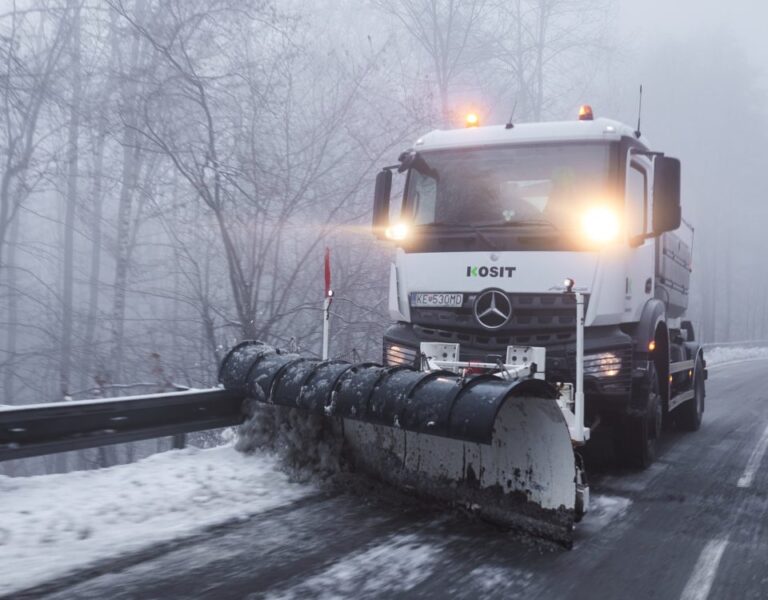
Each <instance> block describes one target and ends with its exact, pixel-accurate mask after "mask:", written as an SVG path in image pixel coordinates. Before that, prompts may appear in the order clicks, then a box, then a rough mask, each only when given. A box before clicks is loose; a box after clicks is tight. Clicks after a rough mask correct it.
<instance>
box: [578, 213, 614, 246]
mask: <svg viewBox="0 0 768 600" xmlns="http://www.w3.org/2000/svg"><path fill="white" fill-rule="evenodd" d="M581 227H582V229H583V230H584V233H585V235H586V236H587V238H588V239H589V240H590V241H591V242H596V243H598V244H606V243H608V242H612V241H613V240H615V239H616V238H617V237H618V236H619V231H620V229H621V224H620V222H619V217H618V215H617V214H616V212H615V211H614V210H613V209H611V208H609V207H607V206H593V207H592V208H590V209H588V210H587V212H586V213H584V216H583V217H582V219H581Z"/></svg>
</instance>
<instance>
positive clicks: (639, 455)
mask: <svg viewBox="0 0 768 600" xmlns="http://www.w3.org/2000/svg"><path fill="white" fill-rule="evenodd" d="M648 378H649V379H650V381H649V383H650V387H649V390H648V404H647V408H646V411H645V414H644V415H643V416H641V417H628V418H627V419H626V420H625V422H624V423H623V426H622V427H620V429H619V439H618V440H617V442H618V450H619V456H620V458H621V461H622V463H623V464H624V465H625V466H628V467H632V468H636V469H646V468H647V467H649V466H650V465H651V463H653V461H654V459H655V458H656V443H657V441H658V439H659V437H660V436H661V427H662V420H663V416H664V407H663V405H662V401H661V394H660V393H659V378H658V376H657V375H656V369H655V368H654V366H653V364H651V369H650V371H649V372H648Z"/></svg>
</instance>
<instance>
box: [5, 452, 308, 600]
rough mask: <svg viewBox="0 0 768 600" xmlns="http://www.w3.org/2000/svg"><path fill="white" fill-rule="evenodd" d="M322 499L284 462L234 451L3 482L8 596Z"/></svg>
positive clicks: (180, 454)
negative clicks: (112, 559) (292, 477)
mask: <svg viewBox="0 0 768 600" xmlns="http://www.w3.org/2000/svg"><path fill="white" fill-rule="evenodd" d="M315 491H316V488H315V487H314V486H311V485H301V484H297V483H292V482H291V481H289V479H288V476H287V475H286V474H285V473H284V472H283V471H281V470H280V468H279V464H278V459H277V458H276V457H274V456H272V455H269V454H263V453H261V454H259V453H257V454H252V455H250V456H244V455H242V454H240V453H239V452H237V451H236V450H235V449H234V448H232V447H230V446H225V447H219V448H213V449H209V450H199V449H195V448H189V449H186V450H175V451H171V452H164V453H162V454H156V455H154V456H150V457H149V458H146V459H144V460H141V461H139V462H137V463H133V464H130V465H120V466H116V467H112V468H109V469H102V470H99V471H80V472H75V473H68V474H64V475H43V476H37V477H17V478H12V477H4V476H0V499H2V500H0V506H2V510H0V596H2V595H4V594H9V593H11V592H12V591H14V590H18V589H20V588H23V587H28V586H31V585H35V584H37V583H40V582H42V581H46V580H51V579H55V578H57V577H61V576H62V575H64V574H65V573H67V572H68V571H70V570H72V569H73V568H75V567H83V566H86V565H88V564H89V563H92V562H94V561H96V560H101V559H104V558H106V557H109V556H117V555H119V554H122V553H126V552H131V551H136V550H139V549H142V548H145V547H148V546H151V545H153V544H154V543H157V542H161V541H169V540H172V539H174V538H176V537H179V536H182V535H186V534H189V533H191V532H194V531H195V530H198V529H201V528H204V527H207V526H211V525H215V524H218V523H223V522H226V521H229V520H232V519H237V518H245V517H247V516H248V515H252V514H254V513H258V512H262V511H264V510H267V509H270V508H273V507H277V506H281V505H285V504H287V503H290V502H292V501H295V500H298V499H299V498H302V497H304V496H306V495H308V494H310V493H314V492H315Z"/></svg>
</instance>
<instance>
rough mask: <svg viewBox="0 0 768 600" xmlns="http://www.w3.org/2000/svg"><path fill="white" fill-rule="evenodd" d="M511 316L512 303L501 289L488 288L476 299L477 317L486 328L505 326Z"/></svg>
mask: <svg viewBox="0 0 768 600" xmlns="http://www.w3.org/2000/svg"><path fill="white" fill-rule="evenodd" d="M511 316H512V304H511V303H510V301H509V298H508V297H507V295H506V294H505V293H504V292H502V291H500V290H486V291H485V292H483V293H482V294H480V295H479V296H478V297H477V300H475V318H476V319H477V322H478V323H480V325H482V326H483V327H485V328H486V329H498V328H499V327H503V326H504V325H506V323H507V321H509V317H511Z"/></svg>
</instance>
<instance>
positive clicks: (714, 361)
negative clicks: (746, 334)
mask: <svg viewBox="0 0 768 600" xmlns="http://www.w3.org/2000/svg"><path fill="white" fill-rule="evenodd" d="M704 358H705V359H706V361H707V366H709V367H714V366H717V365H721V364H726V363H731V362H740V361H744V360H755V359H761V358H768V347H765V346H752V347H750V346H715V347H714V348H705V349H704Z"/></svg>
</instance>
